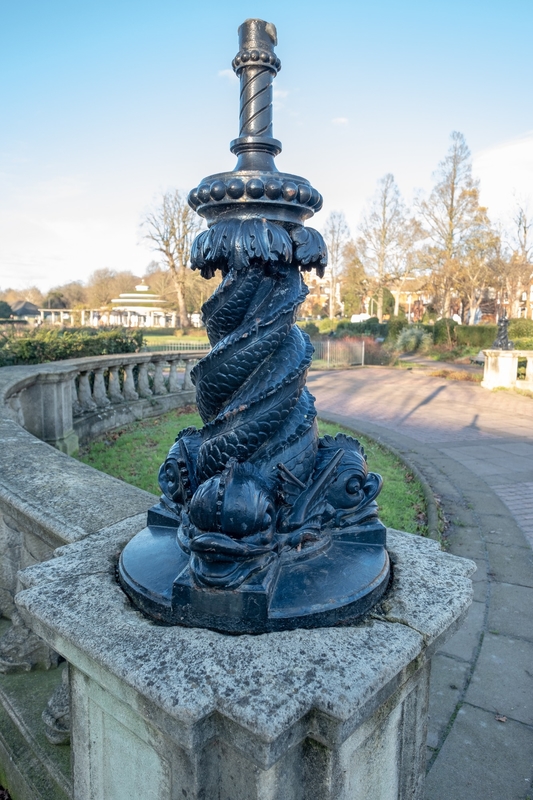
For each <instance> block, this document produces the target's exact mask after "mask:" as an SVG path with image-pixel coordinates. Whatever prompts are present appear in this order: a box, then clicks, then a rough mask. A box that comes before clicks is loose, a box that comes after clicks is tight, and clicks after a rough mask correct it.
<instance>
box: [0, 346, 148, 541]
mask: <svg viewBox="0 0 533 800" xmlns="http://www.w3.org/2000/svg"><path fill="white" fill-rule="evenodd" d="M150 357H151V354H148V355H147V359H148V360H149V359H150ZM100 358H101V357H100ZM104 358H105V359H107V358H108V357H106V356H104ZM123 358H127V356H125V357H122V356H121V357H120V360H121V361H122V359H123ZM109 360H110V361H113V360H115V361H116V360H117V357H116V356H111V357H109ZM96 363H98V364H100V363H102V362H96ZM94 364H95V359H71V360H69V361H61V362H54V363H51V364H36V365H31V366H15V367H2V368H0V510H2V511H3V512H4V513H6V514H8V515H9V517H11V518H12V519H14V521H15V522H17V519H18V520H19V522H20V524H21V525H22V527H23V528H28V527H29V528H30V529H38V532H39V536H40V537H41V538H45V539H47V540H48V541H49V544H50V546H52V547H57V546H59V545H61V544H64V543H65V542H74V541H78V540H79V539H82V538H83V537H84V536H87V535H88V534H91V533H95V532H96V531H98V530H100V528H103V527H104V526H106V525H109V524H110V523H113V522H118V521H119V520H121V519H124V518H126V517H130V516H132V515H135V514H137V513H140V512H142V511H146V510H147V509H148V508H149V507H150V506H151V505H152V504H153V503H154V500H155V497H154V495H152V494H150V493H149V492H145V491H143V490H142V489H137V488H136V487H134V486H130V485H129V484H126V483H124V482H123V481H120V480H118V479H116V478H112V477H111V476H109V475H104V473H102V472H98V471H97V470H95V469H93V468H92V467H90V466H88V465H87V464H82V463H81V462H80V461H76V460H75V459H73V458H70V457H69V456H67V455H65V454H64V453H62V452H60V451H59V450H57V449H56V448H54V447H52V446H51V445H49V444H46V443H45V442H43V441H41V440H40V439H38V438H36V437H35V436H33V435H32V434H31V433H29V432H28V431H26V430H25V429H24V428H23V427H22V425H21V424H20V422H19V419H18V415H17V412H16V411H15V410H13V409H12V408H11V407H10V406H9V398H10V397H11V396H12V395H13V394H16V393H17V392H19V391H21V390H22V389H24V388H27V387H28V386H31V385H33V384H34V383H36V382H37V381H38V380H39V379H42V378H43V377H46V376H54V375H55V376H59V375H65V374H66V373H69V372H73V373H75V372H76V371H78V370H79V369H80V366H82V365H83V366H84V367H87V369H89V368H90V365H94Z"/></svg>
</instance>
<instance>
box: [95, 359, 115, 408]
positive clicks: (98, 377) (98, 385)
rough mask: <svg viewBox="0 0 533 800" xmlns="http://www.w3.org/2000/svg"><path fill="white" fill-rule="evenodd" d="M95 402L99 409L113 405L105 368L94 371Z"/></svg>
mask: <svg viewBox="0 0 533 800" xmlns="http://www.w3.org/2000/svg"><path fill="white" fill-rule="evenodd" d="M93 400H94V402H95V403H96V405H97V406H98V407H99V408H105V407H106V406H109V405H111V401H110V400H109V397H108V396H107V391H106V386H105V379H104V367H98V369H95V370H94V385H93Z"/></svg>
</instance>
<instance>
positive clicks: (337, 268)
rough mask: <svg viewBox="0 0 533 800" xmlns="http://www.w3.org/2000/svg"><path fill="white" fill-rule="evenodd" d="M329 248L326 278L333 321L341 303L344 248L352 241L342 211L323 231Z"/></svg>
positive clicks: (329, 218)
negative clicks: (340, 281) (327, 278)
mask: <svg viewBox="0 0 533 800" xmlns="http://www.w3.org/2000/svg"><path fill="white" fill-rule="evenodd" d="M322 234H323V236H324V239H325V242H326V244H327V246H328V266H327V267H326V276H328V277H329V284H330V285H329V318H330V319H333V317H334V316H335V314H336V312H337V304H338V302H339V301H340V283H339V280H340V275H341V271H342V266H343V256H344V248H345V247H346V245H347V243H348V241H349V240H350V229H349V228H348V225H347V223H346V219H345V217H344V214H343V213H342V211H332V212H331V214H330V215H329V217H328V218H327V220H326V224H325V226H324V229H323V231H322Z"/></svg>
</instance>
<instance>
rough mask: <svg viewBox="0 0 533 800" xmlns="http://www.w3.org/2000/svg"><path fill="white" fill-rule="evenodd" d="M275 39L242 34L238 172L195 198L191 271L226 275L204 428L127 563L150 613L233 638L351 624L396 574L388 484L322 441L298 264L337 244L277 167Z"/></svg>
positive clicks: (189, 433) (321, 258)
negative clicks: (312, 223)
mask: <svg viewBox="0 0 533 800" xmlns="http://www.w3.org/2000/svg"><path fill="white" fill-rule="evenodd" d="M276 43H277V41H276V29H275V28H274V26H273V25H272V24H270V23H266V22H264V21H262V20H256V19H252V20H247V21H246V22H245V23H244V24H243V25H241V27H240V28H239V44H240V49H239V52H238V54H237V56H236V57H235V59H234V61H233V68H234V70H235V72H236V73H237V75H238V76H239V78H240V84H241V100H240V130H239V137H238V138H237V139H235V140H234V141H233V142H232V144H231V149H232V151H233V152H234V153H235V154H236V155H237V157H238V161H237V165H236V167H235V170H233V172H230V173H221V174H218V175H211V176H209V177H208V178H205V179H204V180H203V181H202V182H201V183H200V185H199V186H198V187H197V188H196V189H193V190H192V191H191V193H190V195H189V203H190V205H191V206H192V208H194V209H195V210H196V211H197V212H198V214H200V215H202V216H203V217H205V219H206V220H207V222H208V225H209V228H208V230H207V231H205V232H203V233H201V234H200V235H199V236H198V237H197V239H196V241H195V242H194V245H193V249H192V256H191V261H192V267H193V269H198V270H200V271H201V274H202V275H203V276H204V277H205V278H209V277H211V276H212V275H214V274H215V272H216V271H217V270H221V272H222V275H223V280H222V283H221V284H220V286H219V287H218V289H217V290H216V291H215V293H214V294H213V296H212V297H211V298H210V299H209V300H208V301H207V302H206V303H205V304H204V306H203V317H204V322H205V325H206V328H207V333H208V336H209V340H210V342H211V345H212V350H211V351H210V352H209V353H208V355H206V356H205V358H203V359H202V360H201V361H200V362H199V364H198V365H197V366H196V367H195V368H194V370H193V373H192V380H193V382H194V384H195V386H196V392H197V404H198V409H199V412H200V415H201V417H202V420H203V423H204V426H203V428H201V429H200V430H196V429H195V428H188V429H186V430H184V431H181V433H180V434H179V435H178V437H177V439H176V442H175V444H174V445H173V446H172V447H171V449H170V451H169V454H168V457H167V459H166V461H165V463H164V464H163V465H162V467H161V470H160V474H159V484H160V486H161V489H162V492H163V495H162V498H161V502H160V503H159V504H158V505H157V506H155V507H154V508H153V509H151V510H150V511H149V513H148V527H147V528H146V529H145V530H144V531H142V532H141V533H140V534H139V535H138V536H137V537H135V538H134V539H133V540H132V541H131V542H130V543H129V545H128V546H127V547H126V548H125V550H124V552H123V553H122V556H121V560H120V564H119V579H120V582H121V584H122V586H123V587H124V589H125V590H126V592H127V593H128V594H129V596H130V597H131V598H132V600H133V602H134V603H135V604H136V605H137V606H138V607H139V608H141V609H142V610H143V611H144V612H145V613H147V614H149V615H150V616H151V617H153V618H154V619H159V620H161V621H163V622H166V623H170V624H183V625H189V626H205V627H210V628H213V629H215V630H220V631H225V632H231V633H244V632H249V633H260V632H265V631H272V630H282V629H288V628H296V627H315V626H324V625H332V624H338V623H347V622H350V621H353V620H354V619H356V618H358V617H360V616H361V615H362V614H364V613H366V612H367V611H368V609H369V608H371V607H372V606H373V605H374V604H375V603H376V602H377V600H378V599H379V598H380V597H381V596H382V594H383V592H384V591H385V589H386V587H387V584H388V580H389V560H388V555H387V552H386V549H385V533H386V532H385V528H384V526H383V524H382V523H381V522H380V521H379V519H378V515H377V504H376V500H375V498H376V497H377V495H378V494H379V492H380V490H381V485H382V481H381V478H380V476H379V475H376V474H374V473H372V472H369V471H368V467H367V462H366V456H365V454H364V451H363V448H362V447H361V445H360V444H359V442H358V441H357V440H356V439H354V438H352V437H349V436H345V435H343V434H338V435H337V436H336V437H335V438H333V437H330V436H325V437H322V438H319V436H318V431H317V425H316V412H315V407H314V398H313V397H312V395H311V394H310V392H309V391H308V389H307V388H306V386H305V378H306V374H307V370H308V368H309V365H310V362H311V357H312V353H313V348H312V346H311V343H310V341H309V337H308V336H307V335H306V334H305V333H303V332H302V331H301V330H300V329H299V328H298V327H297V326H296V325H295V321H296V316H297V312H298V308H299V306H300V304H301V303H302V301H303V300H304V298H305V296H306V294H307V287H306V285H305V283H304V281H303V277H302V273H303V272H305V271H308V270H311V269H315V270H316V271H317V273H318V274H319V275H323V272H324V269H325V266H326V263H327V251H326V246H325V243H324V241H323V239H322V236H321V235H320V234H319V233H318V232H317V231H316V230H314V229H312V228H308V227H304V225H303V223H304V221H305V220H306V219H308V218H309V217H311V216H312V215H313V214H314V213H315V212H316V211H318V210H320V208H321V205H322V198H321V196H320V194H319V193H318V192H317V191H316V189H314V188H313V187H312V186H311V185H310V183H309V182H308V181H306V180H305V179H304V178H300V177H298V176H295V175H290V174H286V173H280V172H278V171H277V169H276V167H275V164H274V157H275V156H276V155H277V154H278V153H279V152H280V150H281V144H280V143H279V142H278V141H277V140H276V139H274V138H273V135H272V81H273V79H274V77H275V75H276V74H277V72H278V71H279V69H280V67H281V63H280V60H279V58H278V57H277V56H276V54H275V52H274V46H275V45H276Z"/></svg>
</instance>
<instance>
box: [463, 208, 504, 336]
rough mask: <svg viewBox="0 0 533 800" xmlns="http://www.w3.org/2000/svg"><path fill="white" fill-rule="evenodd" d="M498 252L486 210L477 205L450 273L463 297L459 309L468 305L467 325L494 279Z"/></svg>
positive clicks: (495, 234)
mask: <svg viewBox="0 0 533 800" xmlns="http://www.w3.org/2000/svg"><path fill="white" fill-rule="evenodd" d="M499 253H500V240H499V236H498V234H497V232H496V231H495V230H494V229H493V228H492V226H491V223H490V220H489V218H488V215H487V209H486V208H482V207H480V208H478V210H477V214H476V219H475V221H474V222H473V224H472V227H471V230H470V234H469V236H468V239H467V240H466V242H465V248H464V253H463V257H462V259H461V262H460V263H459V265H458V268H457V270H456V273H455V276H454V284H455V287H456V288H457V290H458V292H459V294H460V295H461V296H462V297H463V298H464V301H463V308H464V307H466V306H467V307H468V324H469V325H474V324H475V322H476V312H477V310H478V308H479V306H480V304H481V302H482V300H483V297H484V294H485V290H486V289H487V288H488V287H489V286H490V285H491V284H493V282H494V272H495V268H496V267H497V265H498V264H499V260H498V259H499Z"/></svg>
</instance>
